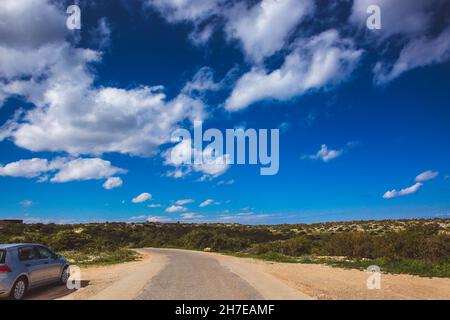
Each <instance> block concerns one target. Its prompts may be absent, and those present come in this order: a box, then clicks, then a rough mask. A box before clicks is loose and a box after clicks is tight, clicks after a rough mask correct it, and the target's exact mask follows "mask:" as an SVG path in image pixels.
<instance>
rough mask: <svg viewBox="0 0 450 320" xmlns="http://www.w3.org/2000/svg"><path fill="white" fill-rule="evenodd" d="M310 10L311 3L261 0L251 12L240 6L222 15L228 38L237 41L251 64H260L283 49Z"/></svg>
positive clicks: (238, 4) (246, 7) (290, 0)
mask: <svg viewBox="0 0 450 320" xmlns="http://www.w3.org/2000/svg"><path fill="white" fill-rule="evenodd" d="M313 9H314V3H313V1H310V0H305V1H298V0H283V1H274V0H263V1H261V2H259V3H256V4H254V5H253V6H252V7H251V8H248V4H247V3H245V2H240V3H237V4H236V5H235V6H233V7H232V8H231V9H230V10H229V11H225V15H226V19H227V23H226V26H225V30H226V32H227V35H228V37H229V38H233V39H238V40H239V41H240V43H241V44H242V47H243V49H244V52H245V53H246V54H247V55H248V57H249V58H250V59H251V60H253V61H256V62H261V61H262V60H263V59H264V58H265V57H269V56H271V55H273V54H274V53H275V52H277V51H278V50H280V49H281V48H283V47H284V45H285V44H286V41H287V38H288V37H289V35H290V34H291V33H292V31H293V30H294V28H295V27H296V26H297V25H298V24H299V23H300V22H301V21H302V19H303V18H304V17H305V16H307V15H308V14H310V13H312V11H313Z"/></svg>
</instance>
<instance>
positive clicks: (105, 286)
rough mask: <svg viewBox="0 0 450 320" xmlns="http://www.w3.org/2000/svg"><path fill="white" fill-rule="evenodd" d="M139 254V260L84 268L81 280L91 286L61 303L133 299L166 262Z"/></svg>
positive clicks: (144, 253)
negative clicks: (66, 301)
mask: <svg viewBox="0 0 450 320" xmlns="http://www.w3.org/2000/svg"><path fill="white" fill-rule="evenodd" d="M137 251H138V252H139V254H140V255H141V259H140V260H138V261H133V262H127V263H122V264H115V265H111V266H99V267H87V268H82V270H81V280H82V281H89V283H88V285H87V286H86V287H84V288H81V289H79V290H77V291H75V292H73V293H71V294H69V295H66V296H64V297H62V298H60V300H129V299H134V298H135V297H136V296H137V295H139V293H140V292H141V291H142V290H143V288H144V287H145V285H146V284H147V283H148V282H149V281H150V280H151V278H152V277H153V276H155V275H156V274H158V272H159V271H160V270H161V269H163V268H164V266H165V264H166V263H167V261H166V259H165V258H164V256H160V255H156V254H149V253H148V252H144V251H141V250H137Z"/></svg>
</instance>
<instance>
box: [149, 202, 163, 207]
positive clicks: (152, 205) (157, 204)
mask: <svg viewBox="0 0 450 320" xmlns="http://www.w3.org/2000/svg"><path fill="white" fill-rule="evenodd" d="M147 207H149V208H161V207H162V205H161V204H159V203H152V204H149V205H147Z"/></svg>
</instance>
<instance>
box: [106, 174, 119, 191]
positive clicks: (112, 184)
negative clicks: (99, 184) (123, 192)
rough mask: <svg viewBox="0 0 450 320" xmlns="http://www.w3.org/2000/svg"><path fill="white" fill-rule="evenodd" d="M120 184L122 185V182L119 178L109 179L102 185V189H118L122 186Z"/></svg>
mask: <svg viewBox="0 0 450 320" xmlns="http://www.w3.org/2000/svg"><path fill="white" fill-rule="evenodd" d="M122 184H123V181H122V179H121V178H119V177H110V178H108V179H107V180H106V181H105V183H104V184H103V188H105V189H107V190H111V189H114V188H118V187H120V186H122Z"/></svg>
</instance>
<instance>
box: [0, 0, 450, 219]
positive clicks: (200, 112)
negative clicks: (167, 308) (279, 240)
mask: <svg viewBox="0 0 450 320" xmlns="http://www.w3.org/2000/svg"><path fill="white" fill-rule="evenodd" d="M75 3H77V4H78V5H79V7H80V8H81V22H82V25H81V29H80V30H68V29H67V27H66V19H67V16H68V15H67V14H66V12H65V11H66V8H67V7H68V6H69V5H70V4H73V2H72V1H71V2H67V1H46V0H38V1H36V0H33V1H32V0H24V1H20V2H17V1H14V0H5V1H2V2H1V3H0V218H23V219H25V220H26V221H28V222H39V221H41V222H50V221H53V222H59V223H64V222H82V221H103V220H120V221H145V220H148V221H167V222H175V221H187V222H200V221H206V222H211V221H219V222H239V223H251V224H258V223H263V224H266V223H297V222H298V223H302V222H316V221H336V220H355V219H386V218H413V217H437V216H439V217H445V216H448V215H449V214H450V197H449V195H450V180H449V179H448V176H449V175H450V161H449V160H450V150H449V145H450V143H449V142H450V126H449V124H450V108H449V107H450V105H449V101H450V90H449V84H450V28H449V21H450V16H449V15H448V12H450V10H448V9H449V4H448V3H446V2H445V1H441V0H433V1H430V0H427V1H425V0H414V1H409V2H408V5H406V4H405V3H404V2H402V1H384V0H377V1H375V0H373V1H366V0H355V1H342V2H338V1H336V2H324V1H314V0H305V1H302V2H301V3H300V2H298V1H293V0H283V1H281V0H278V1H274V0H264V1H248V2H246V1H224V0H215V1H203V0H196V1H186V2H185V1H174V0H166V1H162V0H148V1H144V0H142V1H138V0H132V1H119V0H114V1H106V0H105V1H101V0H99V1H78V2H77V1H75ZM370 4H377V5H379V7H380V8H381V23H382V27H381V30H369V29H368V28H367V27H366V20H367V17H368V16H369V15H368V14H367V13H366V8H367V7H368V6H369V5H370ZM195 120H202V121H203V127H204V129H207V128H218V129H220V130H225V129H227V128H237V127H239V128H255V129H271V128H280V131H281V135H280V169H279V172H278V174H276V175H273V176H261V175H260V174H259V166H254V165H230V166H224V167H220V168H214V170H211V169H208V168H204V167H200V168H194V167H187V168H186V167H184V168H181V167H177V166H175V165H173V164H170V163H168V159H167V156H166V155H167V153H168V152H170V150H172V149H171V148H173V147H174V146H175V145H174V144H173V143H171V141H170V135H171V133H172V132H173V131H174V130H175V129H176V128H179V127H181V128H186V129H189V130H192V125H193V121H195ZM422 173H423V174H422ZM420 174H422V175H420ZM419 175H420V176H419ZM133 199H134V200H133ZM183 200H186V201H183Z"/></svg>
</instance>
